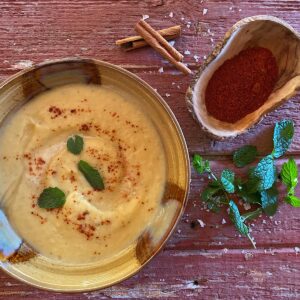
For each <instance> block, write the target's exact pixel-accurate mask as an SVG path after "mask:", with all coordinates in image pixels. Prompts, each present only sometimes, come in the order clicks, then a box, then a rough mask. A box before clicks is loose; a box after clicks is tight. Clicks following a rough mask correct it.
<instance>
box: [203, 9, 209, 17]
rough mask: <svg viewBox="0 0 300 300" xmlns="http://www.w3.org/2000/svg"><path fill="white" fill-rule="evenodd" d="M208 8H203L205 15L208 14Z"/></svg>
mask: <svg viewBox="0 0 300 300" xmlns="http://www.w3.org/2000/svg"><path fill="white" fill-rule="evenodd" d="M207 11H208V9H207V8H203V16H205V15H206V14H207Z"/></svg>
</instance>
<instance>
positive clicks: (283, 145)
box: [272, 120, 294, 158]
mask: <svg viewBox="0 0 300 300" xmlns="http://www.w3.org/2000/svg"><path fill="white" fill-rule="evenodd" d="M293 136H294V123H293V121H292V120H282V121H280V122H278V123H276V125H275V128H274V134H273V142H274V150H273V152H272V154H273V156H274V157H275V158H278V157H280V156H282V155H283V154H284V153H285V152H286V151H287V149H288V148H289V146H290V144H291V142H292V139H293Z"/></svg>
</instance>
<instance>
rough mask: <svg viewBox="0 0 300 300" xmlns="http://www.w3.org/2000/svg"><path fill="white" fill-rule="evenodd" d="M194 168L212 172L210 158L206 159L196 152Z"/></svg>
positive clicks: (200, 172) (199, 170)
mask: <svg viewBox="0 0 300 300" xmlns="http://www.w3.org/2000/svg"><path fill="white" fill-rule="evenodd" d="M193 166H194V169H195V170H196V171H197V172H198V173H199V174H203V173H205V172H210V164H209V161H208V160H204V159H203V158H202V157H201V156H200V155H199V154H195V155H194V157H193Z"/></svg>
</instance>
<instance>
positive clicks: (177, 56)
mask: <svg viewBox="0 0 300 300" xmlns="http://www.w3.org/2000/svg"><path fill="white" fill-rule="evenodd" d="M139 24H140V25H142V26H143V27H144V28H145V29H146V30H147V31H148V32H149V33H151V35H153V37H154V38H155V39H156V40H157V41H158V42H159V43H160V44H161V45H162V46H163V47H164V48H165V49H166V50H167V51H168V52H169V53H170V54H171V55H172V56H173V57H174V58H175V59H176V60H178V61H182V60H183V55H182V54H181V53H179V52H178V51H177V50H176V49H175V48H174V47H172V46H171V45H170V44H169V43H168V42H167V41H166V39H164V38H163V37H162V36H161V34H159V33H158V32H157V31H156V30H155V29H154V28H153V27H151V26H150V25H149V24H148V23H147V22H146V21H145V20H140V21H139Z"/></svg>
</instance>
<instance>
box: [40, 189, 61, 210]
mask: <svg viewBox="0 0 300 300" xmlns="http://www.w3.org/2000/svg"><path fill="white" fill-rule="evenodd" d="M65 202H66V196H65V193H64V192H63V191H62V190H60V189H59V188H57V187H54V188H53V187H49V188H46V189H44V190H43V191H42V193H41V194H40V196H39V199H38V202H37V203H38V206H39V207H41V208H58V207H62V206H63V205H64V204H65Z"/></svg>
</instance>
